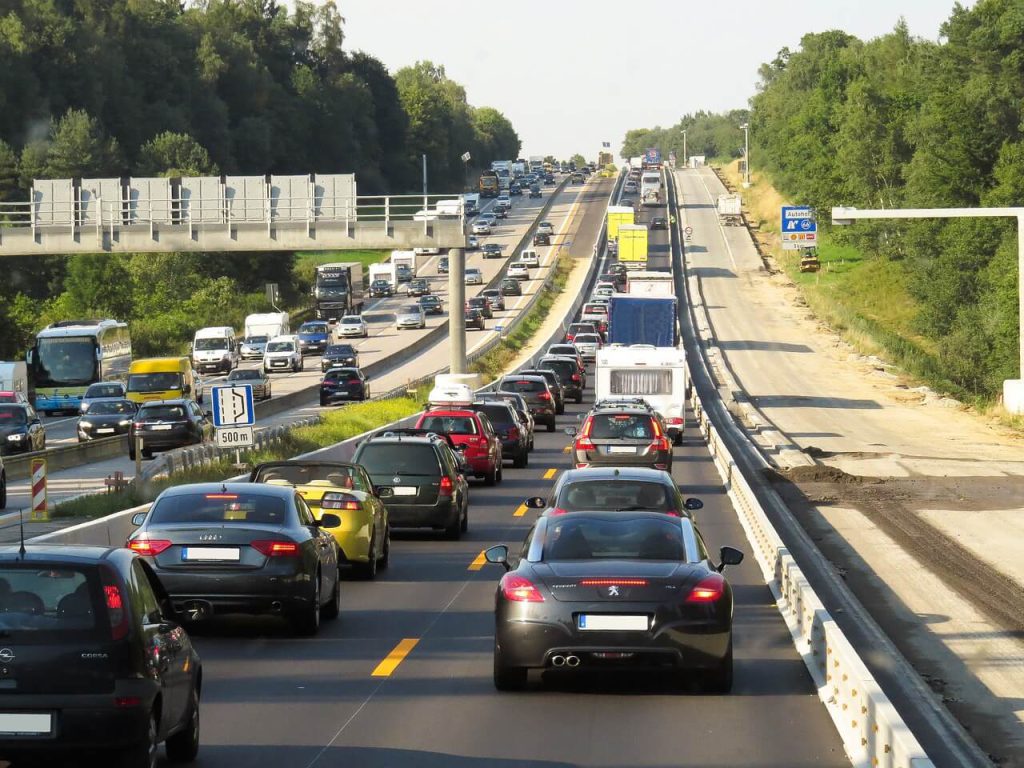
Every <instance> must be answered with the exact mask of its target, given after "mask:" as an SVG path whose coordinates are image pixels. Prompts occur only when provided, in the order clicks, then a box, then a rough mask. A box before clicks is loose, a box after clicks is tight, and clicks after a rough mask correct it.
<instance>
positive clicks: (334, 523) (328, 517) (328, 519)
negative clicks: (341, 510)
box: [317, 512, 341, 528]
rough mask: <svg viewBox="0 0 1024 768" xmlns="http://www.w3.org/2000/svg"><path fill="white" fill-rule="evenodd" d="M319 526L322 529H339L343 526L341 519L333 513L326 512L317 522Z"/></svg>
mask: <svg viewBox="0 0 1024 768" xmlns="http://www.w3.org/2000/svg"><path fill="white" fill-rule="evenodd" d="M317 524H318V525H319V526H320V527H321V528H337V527H339V526H340V525H341V518H340V517H338V516H337V515H335V514H332V513H331V512H325V513H324V514H322V515H320V519H319V520H317Z"/></svg>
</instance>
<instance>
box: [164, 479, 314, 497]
mask: <svg viewBox="0 0 1024 768" xmlns="http://www.w3.org/2000/svg"><path fill="white" fill-rule="evenodd" d="M207 493H248V494H253V493H255V494H258V495H261V496H273V497H276V498H281V499H291V498H293V497H294V495H295V489H294V488H292V487H290V486H289V487H287V488H285V487H283V486H273V485H263V484H262V483H186V484H185V485H172V486H171V487H170V488H168V489H166V490H165V491H164V492H163V493H161V494H160V498H164V497H173V496H189V495H193V494H207Z"/></svg>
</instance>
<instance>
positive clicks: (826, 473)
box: [778, 464, 862, 484]
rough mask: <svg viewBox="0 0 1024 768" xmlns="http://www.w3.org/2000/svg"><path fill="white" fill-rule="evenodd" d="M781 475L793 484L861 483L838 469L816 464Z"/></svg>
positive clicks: (784, 471) (785, 471) (855, 477)
mask: <svg viewBox="0 0 1024 768" xmlns="http://www.w3.org/2000/svg"><path fill="white" fill-rule="evenodd" d="M778 474H779V475H781V476H782V477H784V478H785V479H786V480H789V481H790V482H793V483H848V484H852V483H860V482H862V480H861V478H859V477H858V476H857V475H850V474H847V473H846V472H843V470H841V469H839V468H838V467H830V466H828V465H827V464H815V465H814V466H810V467H791V468H790V469H783V470H779V473H778Z"/></svg>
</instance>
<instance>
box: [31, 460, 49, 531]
mask: <svg viewBox="0 0 1024 768" xmlns="http://www.w3.org/2000/svg"><path fill="white" fill-rule="evenodd" d="M29 468H30V470H31V472H32V514H31V515H30V516H29V519H30V520H32V521H33V522H39V523H45V522H46V521H48V520H49V519H50V509H49V507H47V506H46V459H32V461H31V463H30V464H29Z"/></svg>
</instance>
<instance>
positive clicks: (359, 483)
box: [254, 464, 370, 491]
mask: <svg viewBox="0 0 1024 768" xmlns="http://www.w3.org/2000/svg"><path fill="white" fill-rule="evenodd" d="M254 479H255V481H256V482H257V483H269V482H270V481H272V480H283V481H285V482H286V483H289V484H290V485H308V484H309V483H313V482H327V483H331V484H332V485H337V486H339V487H341V488H352V489H354V490H357V491H369V490H370V487H369V485H367V483H366V480H365V475H364V474H363V473H362V472H360V471H359V467H358V466H356V465H349V466H346V465H342V466H338V465H337V464H271V465H269V466H266V467H262V468H260V469H259V471H257V473H256V476H255V478H254Z"/></svg>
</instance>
